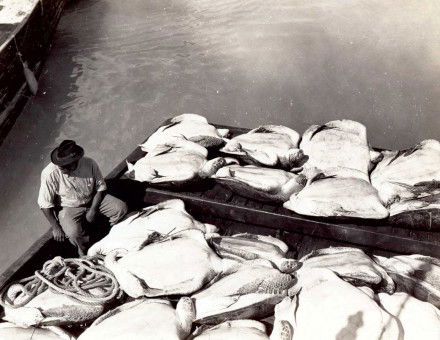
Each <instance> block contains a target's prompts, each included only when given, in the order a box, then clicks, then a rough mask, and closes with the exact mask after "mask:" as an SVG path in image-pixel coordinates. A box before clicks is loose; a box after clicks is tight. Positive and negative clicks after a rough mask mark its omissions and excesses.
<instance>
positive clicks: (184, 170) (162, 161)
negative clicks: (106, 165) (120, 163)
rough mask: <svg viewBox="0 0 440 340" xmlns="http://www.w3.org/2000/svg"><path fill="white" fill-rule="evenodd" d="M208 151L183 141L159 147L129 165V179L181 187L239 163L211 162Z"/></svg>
mask: <svg viewBox="0 0 440 340" xmlns="http://www.w3.org/2000/svg"><path fill="white" fill-rule="evenodd" d="M207 156H208V150H207V149H206V148H204V147H203V146H201V145H199V144H197V143H194V142H191V141H189V140H186V139H183V138H177V137H176V138H174V139H172V140H169V141H168V142H167V143H166V144H163V145H160V146H157V147H156V148H154V149H153V150H152V151H151V152H149V153H148V154H147V155H145V156H144V157H142V158H141V159H140V160H138V161H137V162H136V163H135V164H134V165H132V164H130V163H128V162H127V166H128V171H127V173H126V176H127V177H128V178H131V179H134V180H136V181H140V182H148V183H151V184H162V185H171V186H179V185H182V184H185V183H188V182H193V181H197V180H199V179H204V178H208V177H210V176H211V175H212V174H214V173H215V172H216V171H217V170H218V169H219V168H221V167H222V166H225V165H227V164H230V163H231V164H232V163H234V162H235V163H237V161H235V160H232V159H230V158H224V157H216V158H214V159H211V160H208V159H207Z"/></svg>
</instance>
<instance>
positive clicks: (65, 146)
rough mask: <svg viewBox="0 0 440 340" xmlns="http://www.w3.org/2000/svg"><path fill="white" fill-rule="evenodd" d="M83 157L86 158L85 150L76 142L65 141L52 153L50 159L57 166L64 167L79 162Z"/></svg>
mask: <svg viewBox="0 0 440 340" xmlns="http://www.w3.org/2000/svg"><path fill="white" fill-rule="evenodd" d="M82 156H84V149H83V148H82V147H80V146H79V145H77V144H76V143H75V141H73V140H63V141H62V142H61V144H60V145H59V146H58V147H57V148H55V149H54V150H53V151H52V152H51V154H50V159H51V160H52V163H54V164H55V165H59V166H63V165H67V164H70V163H73V162H75V161H77V160H79V159H80V158H81V157H82Z"/></svg>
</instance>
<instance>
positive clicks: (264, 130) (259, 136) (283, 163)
mask: <svg viewBox="0 0 440 340" xmlns="http://www.w3.org/2000/svg"><path fill="white" fill-rule="evenodd" d="M299 138H300V136H299V134H298V133H297V132H296V131H294V130H292V129H290V128H288V127H286V126H281V125H263V126H260V127H258V128H256V129H253V130H250V131H249V132H248V133H245V134H241V135H238V136H236V137H234V138H232V139H230V140H227V143H226V145H225V146H224V147H223V148H221V149H220V151H222V152H224V153H227V154H230V155H234V156H236V157H239V158H240V159H242V160H243V161H244V162H246V163H248V164H255V165H260V166H268V167H280V168H282V169H285V170H289V171H291V170H293V171H295V170H300V167H301V166H302V164H303V163H304V162H305V161H307V158H308V157H306V156H304V153H303V151H302V150H300V149H298V141H299Z"/></svg>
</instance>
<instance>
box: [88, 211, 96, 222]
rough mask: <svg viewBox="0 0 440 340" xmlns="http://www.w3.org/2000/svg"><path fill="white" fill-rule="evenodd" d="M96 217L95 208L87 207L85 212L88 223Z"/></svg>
mask: <svg viewBox="0 0 440 340" xmlns="http://www.w3.org/2000/svg"><path fill="white" fill-rule="evenodd" d="M95 219H96V210H95V209H89V210H87V212H86V220H87V222H89V223H92V222H93V221H94V220H95Z"/></svg>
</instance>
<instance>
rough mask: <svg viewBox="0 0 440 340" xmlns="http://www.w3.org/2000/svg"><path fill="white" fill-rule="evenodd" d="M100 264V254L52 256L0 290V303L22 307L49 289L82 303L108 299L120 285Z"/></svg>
mask: <svg viewBox="0 0 440 340" xmlns="http://www.w3.org/2000/svg"><path fill="white" fill-rule="evenodd" d="M102 263H103V257H102V256H90V257H83V258H70V259H63V258H62V257H60V256H57V257H54V258H53V259H52V260H50V261H47V262H46V263H44V265H43V268H42V270H40V271H38V270H37V271H36V272H35V274H34V275H32V276H30V277H27V278H25V279H21V280H19V281H18V282H14V283H12V284H10V285H8V286H7V287H5V288H4V289H3V290H2V291H1V292H0V305H2V306H3V307H12V308H18V307H22V306H24V305H26V304H27V303H28V302H29V301H31V300H32V299H33V298H34V297H36V296H37V295H39V294H41V293H43V292H44V291H45V290H46V289H48V288H49V289H50V290H51V291H54V292H56V293H59V294H63V295H67V296H69V297H71V298H73V299H74V300H77V301H79V302H81V303H85V304H92V305H96V304H104V303H107V302H110V301H112V300H113V299H115V298H116V297H117V295H118V294H119V293H120V290H119V284H118V281H117V280H116V278H115V276H114V275H113V273H112V272H111V271H109V270H108V269H107V268H106V267H104V266H103V265H102Z"/></svg>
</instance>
